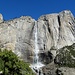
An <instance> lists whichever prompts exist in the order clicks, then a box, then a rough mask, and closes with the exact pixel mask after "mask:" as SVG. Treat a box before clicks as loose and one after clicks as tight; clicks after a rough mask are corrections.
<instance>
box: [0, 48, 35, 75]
mask: <svg viewBox="0 0 75 75" xmlns="http://www.w3.org/2000/svg"><path fill="white" fill-rule="evenodd" d="M0 71H2V72H3V75H34V73H33V72H32V70H31V68H30V67H29V64H28V63H26V62H24V61H22V60H19V59H18V57H17V55H15V54H14V53H13V52H12V51H11V50H10V51H8V50H6V49H5V50H1V49H0Z"/></svg>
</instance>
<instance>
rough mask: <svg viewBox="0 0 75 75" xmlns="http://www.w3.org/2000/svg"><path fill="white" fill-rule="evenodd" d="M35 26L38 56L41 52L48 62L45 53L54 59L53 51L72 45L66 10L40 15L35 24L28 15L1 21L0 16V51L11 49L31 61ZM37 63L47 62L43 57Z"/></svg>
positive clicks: (74, 33)
mask: <svg viewBox="0 0 75 75" xmlns="http://www.w3.org/2000/svg"><path fill="white" fill-rule="evenodd" d="M35 25H37V27H38V47H39V50H40V52H39V56H40V57H42V55H41V54H43V53H44V54H45V56H47V57H48V60H49V62H51V61H50V57H49V54H48V51H49V52H50V51H51V52H52V54H53V56H56V51H57V49H59V48H62V47H64V46H67V45H71V44H73V43H74V42H75V20H74V17H73V15H72V13H71V12H70V11H68V10H66V11H62V12H60V13H58V14H47V15H43V16H41V17H40V18H39V19H38V20H37V21H35V20H34V19H32V18H31V17H29V16H22V17H20V18H16V19H12V20H9V21H3V18H2V15H0V48H2V49H3V48H7V49H8V50H10V49H11V50H12V51H13V52H14V53H16V54H17V55H18V56H20V57H21V58H23V59H24V60H25V61H27V62H32V59H33V55H34V53H33V50H34V48H35V45H34V44H35V37H34V33H35V28H34V26H35ZM40 60H44V61H45V62H47V60H46V58H42V59H40ZM44 61H43V62H44ZM49 62H48V63H49Z"/></svg>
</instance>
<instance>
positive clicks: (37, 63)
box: [31, 22, 44, 75]
mask: <svg viewBox="0 0 75 75" xmlns="http://www.w3.org/2000/svg"><path fill="white" fill-rule="evenodd" d="M34 29H35V30H34V31H35V33H34V36H35V49H34V57H33V64H32V65H31V68H32V70H33V71H34V72H36V74H37V75H43V74H42V70H41V67H43V66H44V64H42V63H41V62H40V61H39V56H38V54H39V47H38V25H37V22H35V27H34Z"/></svg>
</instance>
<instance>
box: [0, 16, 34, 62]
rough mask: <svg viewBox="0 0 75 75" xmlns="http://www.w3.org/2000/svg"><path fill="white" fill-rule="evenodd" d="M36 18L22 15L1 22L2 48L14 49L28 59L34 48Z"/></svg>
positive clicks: (0, 46) (0, 41) (0, 43)
mask: <svg viewBox="0 0 75 75" xmlns="http://www.w3.org/2000/svg"><path fill="white" fill-rule="evenodd" d="M34 25H35V20H34V19H32V18H31V17H28V16H25V17H24V16H22V17H20V18H17V19H13V20H10V21H4V22H3V23H1V24H0V48H6V49H8V50H12V51H13V52H14V53H16V54H17V55H18V56H21V58H23V59H25V61H28V60H29V59H28V57H27V56H30V55H31V54H32V53H31V52H32V50H33V49H34V40H33V39H32V37H33V30H34Z"/></svg>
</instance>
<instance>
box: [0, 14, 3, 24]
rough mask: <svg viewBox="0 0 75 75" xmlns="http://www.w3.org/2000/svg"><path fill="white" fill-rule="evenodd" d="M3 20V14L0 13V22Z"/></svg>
mask: <svg viewBox="0 0 75 75" xmlns="http://www.w3.org/2000/svg"><path fill="white" fill-rule="evenodd" d="M1 22H3V16H2V14H0V23H1Z"/></svg>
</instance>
